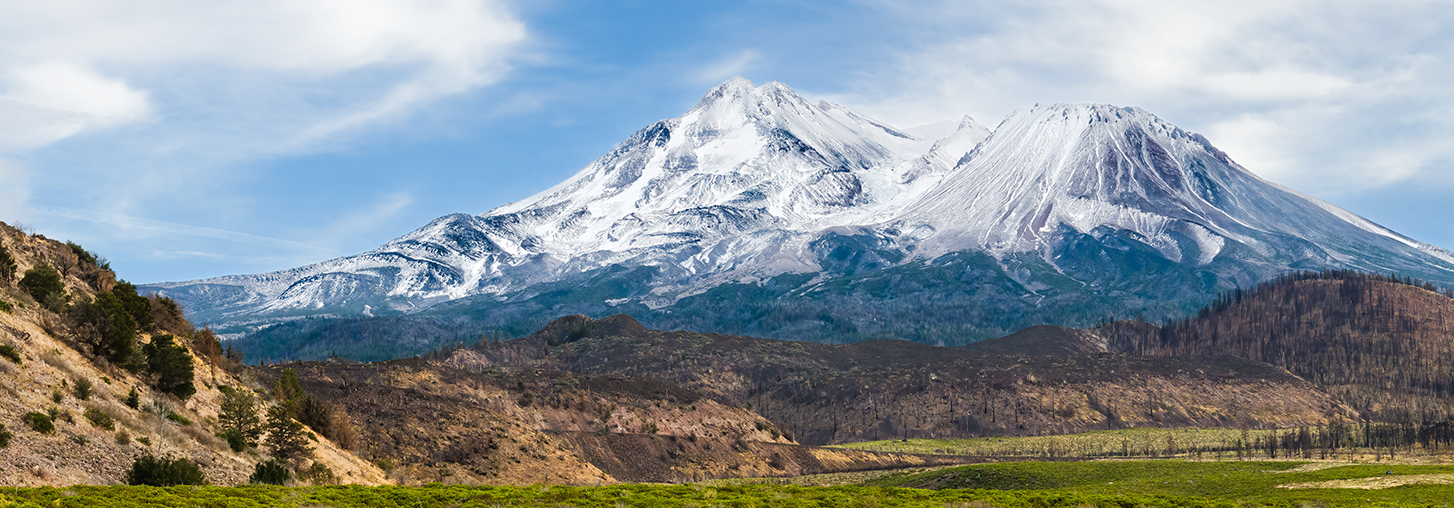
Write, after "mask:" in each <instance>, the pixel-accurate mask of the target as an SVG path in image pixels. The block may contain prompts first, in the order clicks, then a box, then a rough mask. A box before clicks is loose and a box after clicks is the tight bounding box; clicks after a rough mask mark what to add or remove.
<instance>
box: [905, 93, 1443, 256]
mask: <svg viewBox="0 0 1454 508" xmlns="http://www.w3.org/2000/svg"><path fill="white" fill-rule="evenodd" d="M893 224H894V226H895V227H896V228H897V229H898V230H902V231H907V232H908V233H906V234H907V235H908V238H907V240H908V241H911V242H912V241H921V243H920V244H919V246H920V247H922V248H924V249H925V251H924V252H927V253H946V252H954V251H960V250H966V249H987V250H990V251H991V252H999V253H1006V252H1025V251H1033V252H1042V253H1045V254H1047V255H1050V253H1052V252H1053V250H1054V246H1055V244H1056V243H1057V242H1059V241H1060V239H1061V238H1062V236H1063V234H1064V233H1065V231H1066V230H1065V228H1066V227H1068V228H1070V229H1072V230H1074V231H1076V232H1079V233H1091V232H1093V231H1095V230H1097V229H1099V228H1105V230H1109V231H1130V232H1134V233H1135V234H1136V235H1138V236H1139V237H1140V238H1141V239H1142V240H1141V241H1143V242H1145V243H1146V244H1148V245H1150V246H1152V247H1154V248H1155V249H1156V250H1158V251H1160V252H1161V254H1162V255H1163V256H1165V257H1166V258H1167V259H1171V260H1173V261H1177V262H1183V263H1190V264H1192V265H1206V264H1208V263H1211V262H1212V260H1213V259H1214V258H1216V257H1217V256H1218V254H1220V253H1221V252H1222V250H1223V248H1224V247H1225V246H1226V245H1227V242H1237V243H1239V244H1242V245H1245V246H1247V247H1249V248H1250V249H1251V250H1252V251H1253V252H1255V253H1256V254H1257V255H1258V256H1260V257H1262V258H1265V261H1266V262H1268V263H1273V264H1278V265H1281V266H1280V268H1283V269H1288V268H1292V267H1295V266H1308V267H1316V266H1326V267H1335V266H1342V267H1355V268H1361V269H1369V270H1379V271H1384V272H1387V271H1390V270H1396V269H1409V268H1411V267H1423V268H1425V269H1433V270H1436V271H1439V270H1442V271H1448V270H1449V269H1450V268H1454V266H1451V265H1449V263H1448V262H1449V261H1451V260H1454V257H1451V256H1450V253H1449V252H1448V251H1445V250H1443V249H1439V248H1437V247H1433V246H1429V245H1427V244H1423V243H1419V242H1416V241H1413V240H1410V239H1408V238H1406V237H1404V236H1402V235H1399V234H1397V233H1394V232H1392V231H1389V230H1387V229H1385V228H1382V227H1380V226H1377V225H1375V224H1373V223H1371V222H1369V221H1367V220H1365V219H1363V218H1361V217H1358V216H1357V215H1354V214H1353V213H1351V212H1348V211H1346V210H1343V209H1341V208H1338V207H1336V206H1333V205H1331V204H1328V203H1326V202H1323V201H1321V200H1317V199H1315V198H1311V197H1309V196H1306V195H1303V194H1301V193H1297V192H1295V191H1291V190H1289V189H1286V188H1284V187H1281V186H1278V185H1275V184H1271V183H1269V182H1266V181H1263V180H1262V179H1260V178H1258V177H1256V176H1255V175H1253V174H1252V173H1250V172H1248V171H1247V170H1245V169H1243V168H1242V167H1241V166H1239V165H1237V164H1236V163H1235V162H1233V161H1232V160H1231V159H1230V158H1228V157H1227V155H1226V154H1225V153H1223V152H1221V151H1220V150H1217V149H1216V148H1215V147H1213V146H1212V145H1211V143H1210V142H1208V141H1207V139H1206V138H1204V137H1202V136H1201V135H1198V134H1193V133H1188V132H1186V131H1183V130H1181V129H1179V128H1177V127H1175V126H1173V125H1171V124H1168V123H1166V122H1165V121H1162V120H1161V119H1159V118H1157V117H1155V116H1154V115H1152V114H1150V113H1148V112H1146V111H1144V110H1141V109H1139V108H1117V107H1114V106H1108V105H1086V104H1080V105H1066V104H1055V105H1035V106H1033V107H1029V108H1022V109H1020V110H1018V111H1016V112H1014V113H1012V114H1011V115H1010V116H1009V117H1007V118H1006V119H1005V120H1004V122H1002V123H1001V124H1000V126H999V127H997V128H996V129H995V132H994V135H992V136H990V137H989V139H988V140H986V141H985V142H984V143H983V144H981V145H979V146H978V148H977V149H976V150H975V151H974V153H973V154H971V155H970V156H969V157H968V158H967V159H966V160H965V161H964V163H963V164H961V165H960V166H959V167H957V168H956V169H955V170H954V172H953V174H952V175H951V176H949V177H947V178H946V179H945V180H944V181H943V183H942V184H940V185H939V186H938V187H937V188H935V189H934V190H933V191H931V192H929V193H926V194H925V195H924V197H923V198H921V199H920V200H919V201H918V202H916V203H914V204H913V205H910V206H909V207H908V209H907V210H906V212H905V213H904V215H903V216H902V217H901V218H898V219H896V220H895V221H893ZM1382 252H1395V253H1398V254H1401V255H1403V256H1404V257H1403V258H1393V259H1381V258H1383V257H1384V256H1383V255H1382V254H1380V253H1382ZM1187 254H1191V255H1194V256H1195V259H1186V260H1183V259H1182V257H1183V256H1184V255H1187ZM926 255H932V254H926ZM1451 273H1454V272H1451ZM1446 277H1447V275H1446Z"/></svg>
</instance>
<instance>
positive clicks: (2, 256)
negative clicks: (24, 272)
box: [0, 244, 15, 282]
mask: <svg viewBox="0 0 1454 508" xmlns="http://www.w3.org/2000/svg"><path fill="white" fill-rule="evenodd" d="M13 279H15V258H14V257H12V256H11V255H10V250H8V249H6V248H5V245H4V244H0V282H10V281H11V280H13Z"/></svg>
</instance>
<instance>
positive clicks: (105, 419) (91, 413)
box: [83, 407, 116, 430]
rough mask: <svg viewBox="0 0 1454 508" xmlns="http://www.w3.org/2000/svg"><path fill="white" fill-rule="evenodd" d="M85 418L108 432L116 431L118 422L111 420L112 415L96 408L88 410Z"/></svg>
mask: <svg viewBox="0 0 1454 508" xmlns="http://www.w3.org/2000/svg"><path fill="white" fill-rule="evenodd" d="M83 416H85V417H86V419H87V420H90V421H91V425H95V426H97V427H101V428H103V429H106V430H116V422H115V420H112V419H111V415H108V414H106V413H103V412H101V411H100V410H97V409H96V408H94V407H93V408H91V409H87V410H86V412H85V413H84V414H83Z"/></svg>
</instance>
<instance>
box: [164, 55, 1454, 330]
mask: <svg viewBox="0 0 1454 508" xmlns="http://www.w3.org/2000/svg"><path fill="white" fill-rule="evenodd" d="M912 131H913V132H916V133H918V134H919V135H917V136H916V135H913V134H909V133H908V131H903V130H898V129H895V128H893V127H889V126H887V125H884V124H882V123H880V122H877V121H875V120H872V119H870V118H867V117H864V116H862V115H859V114H857V113H854V112H853V111H851V110H849V109H847V108H844V107H842V106H838V105H834V104H829V103H826V102H818V103H810V102H808V101H806V100H804V99H803V98H802V97H800V96H798V95H797V94H796V93H794V92H793V90H792V89H791V88H789V87H787V86H786V85H783V84H781V83H768V84H765V85H762V86H760V87H755V86H753V85H752V84H751V83H750V82H748V81H747V80H745V79H741V78H734V79H733V80H730V81H728V82H726V83H724V84H722V85H721V86H718V87H717V88H714V89H713V90H712V91H710V92H709V93H708V94H707V95H706V96H704V97H703V98H702V100H701V101H700V102H698V103H697V104H696V105H695V106H693V107H692V108H691V109H689V110H688V111H687V112H686V113H685V114H684V115H682V116H681V117H678V118H673V119H668V120H661V121H658V122H655V123H653V124H652V125H650V126H647V127H646V128H644V129H641V130H640V131H638V132H636V133H635V134H633V135H632V136H631V137H630V138H629V139H627V140H626V141H624V142H622V143H621V144H620V145H618V146H617V147H616V148H615V149H613V150H611V151H610V152H609V153H607V154H605V155H603V156H602V157H601V158H599V159H597V160H596V161H594V162H592V163H591V164H589V165H587V166H586V167H585V168H583V169H581V171H579V172H578V173H576V174H575V175H574V176H572V177H571V178H569V179H567V180H566V181H564V182H561V183H560V184H558V185H555V186H553V187H551V188H549V189H547V190H545V191H544V192H541V193H540V194H537V195H535V196H532V197H530V198H528V199H525V200H523V201H519V202H516V203H510V204H506V205H503V206H500V207H498V208H495V209H493V210H490V211H489V212H486V213H485V214H482V215H467V214H454V215H448V216H445V217H441V218H438V219H436V220H434V221H432V222H430V223H429V224H427V225H425V226H424V227H422V228H419V229H418V230H415V231H412V232H410V233H408V234H406V235H404V236H401V237H399V238H397V239H395V240H393V241H390V242H389V243H387V244H385V245H383V246H381V247H379V248H378V249H375V250H373V251H370V252H366V253H363V254H359V255H357V256H350V257H345V258H340V259H335V260H330V261H325V262H322V263H318V264H314V265H309V266H304V267H300V268H295V269H292V270H285V271H281V272H275V273H269V274H258V275H239V276H228V277H218V278H214V279H207V280H200V281H190V282H176V283H164V284H155V285H151V286H147V287H145V288H144V289H146V290H150V291H158V292H160V293H162V294H164V295H167V296H170V297H172V298H175V299H177V300H179V301H180V302H182V303H183V305H184V306H185V307H186V308H187V309H190V310H191V312H192V314H191V316H192V317H193V319H197V320H201V321H210V322H212V323H214V324H226V325H238V326H242V325H247V324H248V323H255V324H265V323H269V322H275V321H278V320H282V319H289V318H292V317H300V316H373V315H379V314H387V313H393V314H399V313H410V312H417V311H421V310H422V309H425V308H433V309H436V310H438V309H443V308H445V307H452V306H456V305H460V306H463V307H460V308H461V309H464V310H461V311H460V312H463V313H468V312H490V310H489V309H496V308H498V306H499V305H506V304H508V305H514V306H515V307H511V308H512V309H513V310H511V311H510V313H514V314H510V315H511V316H515V317H511V318H509V319H516V318H518V319H519V322H520V323H530V322H535V321H540V320H542V319H543V320H547V321H548V320H549V319H553V318H555V317H558V315H555V314H553V313H558V312H560V311H561V309H563V308H565V307H562V306H569V305H575V303H579V302H577V300H580V299H582V298H585V299H593V301H592V302H589V303H590V305H594V306H595V307H590V306H587V307H588V308H590V309H597V310H590V311H589V312H597V311H604V309H605V306H610V307H612V308H614V307H615V306H617V305H620V304H624V303H626V302H628V301H629V302H631V304H632V305H637V306H638V308H642V309H649V311H650V312H660V313H670V312H673V309H675V310H678V311H681V312H679V313H678V314H677V315H682V314H693V315H698V316H700V315H709V314H719V313H720V312H719V311H720V310H721V309H734V310H736V309H742V308H744V307H748V306H752V305H755V304H758V303H760V302H758V301H757V300H754V299H761V298H795V299H797V300H795V302H797V303H796V304H801V303H802V301H805V300H811V299H813V298H820V299H821V301H820V302H818V303H822V302H831V303H830V304H824V305H828V307H824V310H823V311H822V313H821V314H822V315H826V316H828V318H824V319H819V317H818V316H819V314H820V313H818V312H816V311H815V312H813V313H811V314H812V316H814V317H811V318H802V319H806V320H808V321H812V320H819V321H821V322H822V323H828V322H837V323H840V324H844V323H847V322H856V324H854V325H853V326H852V327H850V326H847V325H846V324H845V325H844V326H842V327H839V328H834V329H832V330H828V328H822V327H819V328H812V327H810V326H805V327H797V328H795V327H794V326H795V325H792V324H791V323H788V321H790V320H791V319H799V318H800V316H799V317H793V316H798V314H793V312H797V311H793V310H791V309H790V308H789V307H790V306H784V307H783V309H789V310H783V311H782V312H784V313H785V314H783V315H774V316H767V315H759V316H756V317H750V318H744V319H742V320H738V321H734V322H735V323H738V324H737V325H734V326H741V323H750V322H753V321H752V320H758V321H757V322H764V321H773V322H779V324H780V326H781V328H780V329H781V330H784V332H782V333H799V332H801V331H802V330H808V329H822V330H827V331H822V332H821V333H823V334H824V335H822V336H819V338H831V337H841V336H843V334H845V333H849V332H850V331H851V330H852V329H853V327H859V329H861V330H875V329H884V330H887V329H889V328H882V325H880V324H877V323H883V322H893V321H895V320H898V319H905V318H903V316H909V315H910V314H906V313H908V312H911V311H913V312H917V311H919V310H923V309H931V308H932V309H938V310H937V311H936V312H942V313H943V315H949V316H961V317H959V318H953V319H958V320H959V321H957V322H955V323H951V324H950V325H946V326H950V328H942V329H949V330H959V331H958V332H955V333H962V334H969V335H973V334H980V335H977V337H984V336H989V335H985V334H988V333H990V331H986V330H990V329H992V328H994V327H995V326H1010V325H1011V324H1025V325H1028V324H1037V323H1039V322H1044V321H1037V320H1043V319H1048V318H1037V317H1036V316H1049V315H1060V316H1064V315H1072V314H1073V315H1075V316H1080V317H1079V318H1077V319H1081V318H1084V319H1090V318H1100V317H1103V316H1104V315H1106V314H1116V313H1122V312H1126V311H1128V310H1131V309H1136V308H1146V307H1150V306H1156V307H1157V309H1158V310H1157V312H1161V313H1162V314H1161V315H1164V316H1172V315H1175V313H1178V312H1184V311H1186V309H1194V308H1196V307H1199V306H1200V305H1202V304H1204V303H1205V301H1209V300H1210V299H1211V298H1212V297H1213V296H1214V295H1215V294H1216V292H1218V291H1222V290H1226V289H1230V288H1232V287H1239V286H1245V285H1248V284H1253V283H1256V282H1259V281H1261V280H1265V279H1266V278H1268V277H1271V276H1273V275H1276V274H1278V273H1283V272H1286V271H1288V270H1295V269H1321V268H1354V269H1361V270H1369V271H1378V272H1383V273H1387V272H1395V271H1396V272H1400V273H1404V274H1408V275H1412V276H1416V277H1421V278H1425V279H1429V280H1433V281H1436V282H1440V283H1444V284H1454V254H1451V253H1450V252H1448V251H1445V250H1443V249H1440V248H1438V247H1433V246H1430V245H1427V244H1423V243H1420V242H1417V241H1414V240H1412V239H1409V238H1406V237H1404V236H1402V235H1399V234H1397V233H1394V232H1392V231H1389V230H1387V229H1385V228H1382V227H1380V226H1378V225H1376V224H1373V223H1371V222H1369V221H1367V220H1365V219H1362V218H1361V217H1358V216H1357V215H1354V214H1352V213H1350V212H1348V211H1346V210H1342V209H1341V208H1338V207H1336V206H1333V205H1331V204H1328V203H1325V202H1322V201H1320V200H1317V199H1314V198H1311V197H1308V196H1305V195H1302V194H1300V193H1297V192H1296V191H1292V190H1290V189H1286V188H1283V187H1281V186H1278V185H1275V184H1272V183H1269V182H1266V181H1263V180H1261V179H1259V178H1257V177H1256V176H1254V175H1253V174H1252V173H1250V172H1248V171H1247V170H1245V169H1243V168H1242V167H1241V166H1239V165H1237V164H1236V163H1235V162H1233V161H1232V160H1231V159H1230V158H1228V156H1227V155H1226V154H1225V153H1222V152H1221V151H1220V150H1217V149H1216V148H1215V147H1213V146H1212V145H1211V143H1210V142H1209V141H1207V140H1206V139H1205V138H1203V137H1202V136H1200V135H1197V134H1192V133H1189V132H1185V131H1183V130H1181V129H1179V128H1177V127H1175V126H1173V125H1170V124H1168V123H1166V122H1164V121H1162V120H1160V119H1158V118H1156V117H1155V116H1153V115H1151V114H1150V113H1147V112H1146V111H1143V110H1140V109H1137V108H1120V107H1114V106H1108V105H1064V104H1057V105H1044V106H1042V105H1036V106H1033V107H1029V108H1022V109H1020V110H1018V111H1016V112H1014V113H1012V114H1011V115H1010V116H1008V117H1007V118H1006V119H1005V120H1004V121H1003V122H1001V124H1000V125H999V126H998V127H997V128H996V129H995V131H994V132H993V134H991V133H990V131H989V130H988V129H985V128H984V127H982V126H980V125H978V124H976V123H975V122H974V121H973V120H972V119H970V118H968V117H965V118H964V119H962V120H961V121H959V122H957V123H945V124H931V125H928V126H924V127H922V128H916V129H913V130H912ZM985 253H988V255H986V254H985ZM951 258H953V259H957V261H954V260H953V259H951ZM940 259H945V260H950V261H945V262H944V263H938V264H935V263H934V262H933V261H936V260H940ZM954 263H960V264H959V265H954ZM951 265H953V266H963V267H964V268H963V273H959V274H953V273H949V272H944V271H943V270H949V268H945V267H947V266H951ZM618 268H622V269H625V270H627V271H630V270H636V269H642V268H644V269H646V271H647V272H650V273H649V274H646V275H642V274H639V273H638V274H636V275H632V276H631V277H632V278H631V279H630V280H629V281H627V282H621V283H620V284H618V282H619V281H616V282H612V281H610V280H607V281H605V282H602V280H603V279H592V277H595V275H593V274H601V273H605V272H611V270H616V269H618ZM875 271H877V272H875ZM951 271H952V270H951ZM870 272H873V273H877V274H878V275H873V274H872V273H870ZM890 272H892V273H890ZM611 273H618V272H611ZM788 273H793V274H807V275H808V276H807V277H793V278H792V279H793V280H794V281H795V282H791V283H785V284H787V285H789V286H792V287H775V288H774V289H772V290H771V291H773V293H772V295H775V296H762V295H764V294H767V293H761V294H755V296H754V294H753V293H751V292H750V291H748V292H743V293H740V294H729V295H717V296H713V297H711V298H707V299H705V300H703V301H707V302H709V303H704V304H702V305H717V307H710V308H705V309H704V308H692V309H687V308H685V307H682V308H678V307H676V306H678V304H681V305H687V304H684V303H681V302H684V301H685V300H684V299H689V298H691V297H693V296H695V295H702V294H706V293H707V292H709V291H711V290H713V288H718V287H722V286H721V285H722V284H726V283H736V282H741V283H746V284H749V285H750V284H758V283H761V284H766V282H764V281H768V280H772V278H773V277H775V276H778V275H781V274H788ZM926 273H932V274H933V275H932V277H933V278H934V280H932V281H926V280H918V281H915V278H916V277H921V276H924V275H923V274H926ZM863 274H868V275H864V276H863V277H859V278H854V277H856V276H858V275H863ZM864 277H867V278H873V277H878V278H879V279H880V280H879V281H878V282H875V283H874V284H876V285H875V286H874V287H875V288H877V289H875V291H878V292H877V293H874V294H872V295H870V296H865V295H867V293H861V292H859V291H860V290H859V289H858V288H856V287H855V286H854V284H858V283H859V282H861V281H864V280H867V279H866V278H864ZM588 279H590V280H588ZM607 279H609V277H607ZM954 280H957V281H959V282H963V284H960V285H949V286H946V285H944V284H942V283H945V282H946V281H949V282H952V281H954ZM974 281H978V282H974ZM591 284H599V285H597V286H591ZM582 287H596V288H605V289H601V290H599V291H594V290H583V291H582V292H581V293H579V294H574V293H571V291H572V290H576V289H580V288H582ZM758 287H759V288H761V287H765V286H762V285H760V286H758ZM931 287H946V288H952V289H946V290H943V291H940V290H935V289H927V288H931ZM820 290H822V291H825V292H822V293H814V292H815V291H820ZM544 293H549V294H550V296H549V298H544V299H541V300H540V301H549V302H555V303H539V301H537V302H535V303H531V302H530V300H531V299H532V298H535V297H536V296H537V295H540V294H544ZM829 293H832V294H829ZM1027 294H1029V295H1031V296H1032V297H1033V298H1034V300H1033V301H1028V302H1027V301H1024V299H1025V298H1026V295H1027ZM573 295H574V296H573ZM571 298H575V299H576V300H570V299H571ZM713 298H715V300H713ZM733 298H739V299H745V300H733ZM875 298H878V299H883V298H890V299H892V298H902V299H901V300H896V301H892V302H889V301H869V300H872V299H875ZM442 302H463V303H459V304H453V303H452V304H450V305H447V306H446V305H437V304H440V303H442ZM522 302H523V303H522ZM562 302H564V303H562ZM573 302H575V303H573ZM926 302H929V303H932V304H933V305H935V306H934V307H930V306H928V305H929V304H928V303H926ZM796 304H795V305H796ZM470 305H473V307H470ZM814 305H816V303H815V304H814ZM492 306H493V307H492ZM1056 306H1061V307H1056ZM870 307H873V309H874V310H873V311H872V312H864V309H868V308H870ZM802 308H807V307H800V308H799V310H801V309H802ZM471 309H473V310H471ZM905 309H908V310H905ZM985 309H989V311H987V312H993V311H994V310H995V309H1000V310H1005V309H1010V310H1012V311H1013V312H1001V313H1000V316H999V317H998V318H996V319H1000V321H1003V322H1002V323H1000V324H997V325H993V326H982V323H979V322H978V321H974V320H979V321H983V320H984V319H987V318H985V317H984V316H985V314H983V313H982V311H984V310H985ZM1056 309H1061V310H1065V311H1066V312H1057V310H1056ZM1071 311H1073V313H1072V312H1071ZM439 312H444V311H443V310H440V311H439ZM643 312H645V311H643ZM764 312H777V311H776V310H768V311H764ZM833 312H839V313H843V314H844V315H842V316H839V317H838V318H834V317H833V316H832V313H833ZM879 312H883V313H885V314H879ZM1102 312H1104V314H1098V313H1102ZM894 313H898V314H894ZM799 314H801V312H799ZM662 315H664V314H662ZM803 315H807V314H803ZM916 316H918V317H915V318H913V319H914V320H917V321H919V322H921V324H924V325H925V326H923V327H920V328H922V329H923V330H935V329H936V328H935V327H936V326H939V325H936V324H934V323H930V322H929V321H932V320H933V319H935V318H936V317H937V316H927V317H926V316H925V315H916ZM880 317H882V320H880ZM500 319H501V320H505V319H506V318H500ZM532 320H534V321H532ZM977 323H979V324H977ZM1059 324H1068V325H1075V324H1087V323H1059ZM521 326H522V327H523V326H526V325H521ZM751 326H756V325H751ZM876 327H878V328H876ZM955 327H957V328H955ZM976 327H979V328H976ZM234 329H237V328H234ZM793 330H797V332H795V331H793ZM718 331H725V332H734V333H737V332H742V331H743V330H718ZM1009 331H1013V330H1009ZM813 333H820V332H813ZM913 333H921V334H922V336H923V337H925V338H926V339H932V340H940V339H939V338H934V337H935V336H936V334H939V332H934V333H928V332H923V331H922V330H921V331H919V332H913ZM939 335H942V334H939ZM969 335H966V336H969ZM864 336H865V337H867V336H868V335H864ZM794 337H799V336H798V335H793V336H792V337H783V338H794Z"/></svg>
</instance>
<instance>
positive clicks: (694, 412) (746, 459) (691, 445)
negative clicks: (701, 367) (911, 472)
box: [259, 351, 961, 485]
mask: <svg viewBox="0 0 1454 508" xmlns="http://www.w3.org/2000/svg"><path fill="white" fill-rule="evenodd" d="M470 354H472V352H469V351H461V352H457V355H459V356H468V355H470ZM284 369H294V371H295V372H296V373H297V374H298V375H299V377H300V379H301V380H302V382H303V385H304V387H305V388H306V389H307V390H308V391H309V392H310V393H313V394H315V395H318V396H320V397H323V398H325V399H328V400H331V401H334V402H336V403H340V404H343V405H345V406H346V407H348V408H349V410H350V413H352V414H353V415H354V416H353V418H354V420H355V421H354V423H355V425H356V426H357V427H358V429H359V434H360V438H361V441H362V442H363V451H362V452H361V453H363V454H365V455H366V456H369V457H370V458H372V459H373V460H375V461H378V462H380V463H389V464H395V465H396V467H394V469H393V471H392V473H391V477H392V479H393V480H395V481H397V482H399V483H401V484H415V485H417V484H423V483H429V482H436V481H438V482H445V483H460V484H502V483H504V484H522V485H528V484H537V483H544V484H575V485H596V484H603V483H615V482H618V481H633V482H637V481H649V482H681V481H692V480H705V479H715V478H736V477H760V476H789V475H796V474H809V473H824V472H844V471H856V470H864V469H887V468H897V467H909V466H923V465H938V464H953V463H959V462H961V459H958V458H955V457H922V456H916V455H908V454H885V453H860V452H854V451H850V450H831V449H822V448H814V447H803V446H796V445H794V444H792V442H791V440H790V439H788V437H787V436H784V435H783V434H782V433H781V432H780V431H779V430H777V428H776V427H775V426H774V425H773V424H772V423H771V422H769V421H768V420H767V419H765V418H763V417H761V416H759V415H757V414H756V413H753V412H752V411H749V410H746V409H743V408H741V407H737V406H734V405H730V404H723V403H721V402H719V401H718V400H716V399H714V398H713V397H711V396H708V395H705V394H703V393H700V392H697V391H695V390H691V389H686V388H683V387H681V386H678V385H676V384H673V383H670V382H665V381H661V380H655V379H643V378H630V377H623V376H614V375H580V374H573V373H569V372H561V371H556V370H547V369H545V368H536V366H534V365H532V366H530V367H527V368H503V367H498V366H497V367H494V368H488V369H462V368H459V367H458V366H457V365H448V364H445V363H440V362H435V361H430V360H426V359H408V360H395V361H389V362H380V363H372V364H347V363H337V362H308V363H293V364H287V365H281V366H278V365H275V366H270V367H263V368H260V369H259V377H262V378H264V379H273V378H276V377H277V376H278V375H280V373H281V372H282V371H283V370H284Z"/></svg>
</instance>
